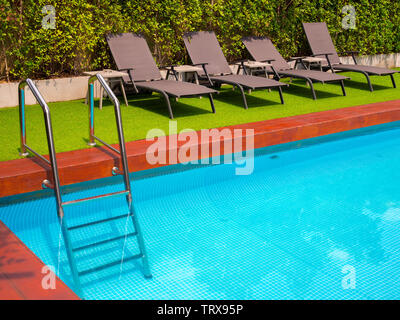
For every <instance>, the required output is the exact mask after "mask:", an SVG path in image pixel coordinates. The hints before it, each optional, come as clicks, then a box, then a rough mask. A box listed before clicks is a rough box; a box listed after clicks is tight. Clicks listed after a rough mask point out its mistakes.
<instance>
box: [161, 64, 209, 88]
mask: <svg viewBox="0 0 400 320" xmlns="http://www.w3.org/2000/svg"><path fill="white" fill-rule="evenodd" d="M172 68H174V71H175V72H176V74H177V77H178V80H179V81H187V79H188V78H187V75H188V74H191V75H192V76H193V77H194V81H195V82H196V84H199V78H198V76H197V72H202V71H203V68H200V67H196V66H189V65H182V66H176V67H166V68H165V69H167V70H168V71H167V76H166V77H165V78H166V79H167V80H168V78H169V77H170V76H171V75H173V71H172Z"/></svg>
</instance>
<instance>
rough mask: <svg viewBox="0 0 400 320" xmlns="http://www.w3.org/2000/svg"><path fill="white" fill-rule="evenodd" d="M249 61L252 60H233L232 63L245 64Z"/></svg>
mask: <svg viewBox="0 0 400 320" xmlns="http://www.w3.org/2000/svg"><path fill="white" fill-rule="evenodd" d="M248 61H250V60H249V59H240V60H235V61H233V62H232V64H243V63H245V62H248Z"/></svg>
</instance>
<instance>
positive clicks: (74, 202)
mask: <svg viewBox="0 0 400 320" xmlns="http://www.w3.org/2000/svg"><path fill="white" fill-rule="evenodd" d="M128 193H129V191H128V190H124V191H117V192H111V193H106V194H101V195H99V196H94V197H88V198H83V199H78V200H71V201H66V202H63V203H61V205H62V206H68V205H71V204H77V203H81V202H86V201H92V200H96V199H100V198H107V197H115V196H119V195H123V194H128Z"/></svg>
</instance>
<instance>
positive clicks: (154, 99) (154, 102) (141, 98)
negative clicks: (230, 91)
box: [103, 94, 215, 118]
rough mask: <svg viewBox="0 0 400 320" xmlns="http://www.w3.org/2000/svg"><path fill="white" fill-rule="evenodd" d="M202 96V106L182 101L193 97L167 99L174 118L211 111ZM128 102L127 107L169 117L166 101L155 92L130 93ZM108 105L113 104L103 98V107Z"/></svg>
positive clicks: (208, 103) (206, 99)
mask: <svg viewBox="0 0 400 320" xmlns="http://www.w3.org/2000/svg"><path fill="white" fill-rule="evenodd" d="M214 97H215V96H214ZM202 98H203V101H204V103H203V104H205V106H204V108H203V107H198V106H196V105H194V104H189V103H185V102H184V101H185V100H186V99H193V98H179V100H178V101H176V99H175V98H170V100H169V101H170V103H171V109H172V113H173V114H174V118H179V117H188V116H197V115H200V114H207V113H212V109H211V104H210V102H209V99H208V97H207V96H203V97H202ZM128 103H129V107H135V108H140V109H143V110H146V111H149V112H152V113H155V114H159V115H162V116H165V117H167V118H169V112H168V106H167V102H166V101H165V99H164V98H163V97H162V96H158V95H157V94H154V95H147V94H140V95H137V96H135V95H130V96H129V97H128ZM109 106H113V105H112V104H111V102H110V101H109V100H107V102H106V100H104V102H103V108H104V107H109ZM206 108H207V109H208V110H207V109H206Z"/></svg>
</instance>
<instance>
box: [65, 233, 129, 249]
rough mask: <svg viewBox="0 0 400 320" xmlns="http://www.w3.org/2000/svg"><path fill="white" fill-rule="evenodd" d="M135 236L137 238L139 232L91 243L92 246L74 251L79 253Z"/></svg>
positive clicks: (85, 246)
mask: <svg viewBox="0 0 400 320" xmlns="http://www.w3.org/2000/svg"><path fill="white" fill-rule="evenodd" d="M134 236H137V232H132V233H128V234H126V235H122V236H118V237H115V238H111V239H106V240H103V241H99V242H94V243H91V244H87V245H84V246H82V247H78V248H73V249H72V251H74V252H77V251H81V250H85V249H88V248H91V247H95V246H100V245H102V244H106V243H108V242H113V241H117V240H121V239H124V238H125V237H127V238H129V237H134Z"/></svg>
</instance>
